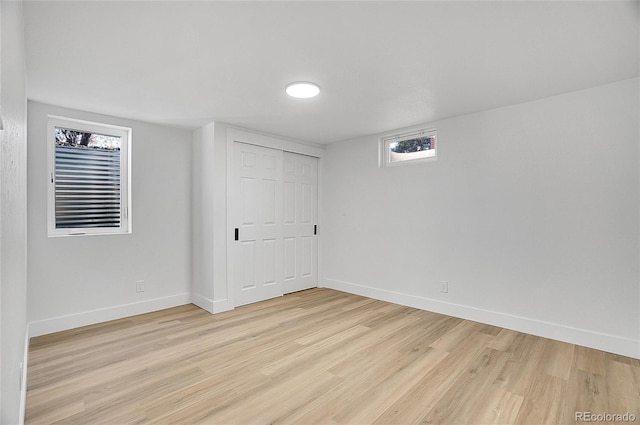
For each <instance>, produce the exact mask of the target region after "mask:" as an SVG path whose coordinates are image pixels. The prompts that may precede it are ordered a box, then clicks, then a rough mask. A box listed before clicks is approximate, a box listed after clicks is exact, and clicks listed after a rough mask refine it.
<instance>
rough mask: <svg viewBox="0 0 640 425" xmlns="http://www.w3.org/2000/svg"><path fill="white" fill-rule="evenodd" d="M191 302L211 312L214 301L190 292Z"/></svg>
mask: <svg viewBox="0 0 640 425" xmlns="http://www.w3.org/2000/svg"><path fill="white" fill-rule="evenodd" d="M191 303H193V304H195V305H197V306H198V307H200V308H201V309H203V310H205V311H208V312H209V313H213V305H214V301H213V300H212V299H209V298H207V297H205V296H202V295H200V294H196V293H195V292H192V293H191Z"/></svg>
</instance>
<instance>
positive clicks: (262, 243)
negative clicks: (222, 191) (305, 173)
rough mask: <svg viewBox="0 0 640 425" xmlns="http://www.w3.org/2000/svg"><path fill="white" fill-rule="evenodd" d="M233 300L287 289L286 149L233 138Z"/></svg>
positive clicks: (258, 297) (240, 301)
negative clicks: (283, 194) (284, 150)
mask: <svg viewBox="0 0 640 425" xmlns="http://www.w3.org/2000/svg"><path fill="white" fill-rule="evenodd" d="M233 155H234V156H233V158H234V160H233V170H234V171H233V183H232V190H233V195H232V198H231V199H232V202H231V204H232V205H231V208H230V213H231V216H230V217H229V222H230V223H232V225H233V227H234V228H235V232H234V233H235V235H234V236H236V237H235V239H237V240H236V241H234V242H233V243H232V245H231V247H232V251H233V252H231V253H230V254H231V256H232V265H231V267H232V268H233V270H232V279H233V288H234V298H235V300H234V304H235V305H236V306H240V305H244V304H250V303H254V302H257V301H262V300H266V299H270V298H275V297H278V296H281V295H283V284H282V282H283V264H284V261H283V251H284V249H283V226H282V223H283V217H282V210H283V209H282V202H283V199H282V169H283V167H282V155H283V153H282V151H279V150H276V149H269V148H264V147H259V146H254V145H249V144H245V143H238V142H236V143H234V152H233Z"/></svg>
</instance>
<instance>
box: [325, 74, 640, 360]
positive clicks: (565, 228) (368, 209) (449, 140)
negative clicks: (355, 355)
mask: <svg viewBox="0 0 640 425" xmlns="http://www.w3.org/2000/svg"><path fill="white" fill-rule="evenodd" d="M638 92H639V86H638V79H637V78H636V79H632V80H625V81H621V82H617V83H614V84H609V85H605V86H601V87H595V88H591V89H588V90H583V91H578V92H573V93H568V94H565V95H560V96H555V97H551V98H546V99H541V100H538V101H534V102H529V103H524V104H519V105H514V106H509V107H505V108H499V109H494V110H490V111H486V112H480V113H475V114H471V115H466V116H461V117H456V118H451V119H446V120H442V121H438V122H435V123H431V124H430V125H429V126H430V127H431V126H433V127H436V128H437V130H438V143H439V144H438V161H437V162H433V163H423V164H419V165H409V166H403V167H390V168H378V136H371V137H363V138H360V139H357V140H353V141H348V142H344V143H337V144H332V145H330V146H329V147H328V150H327V156H326V160H325V161H324V164H325V168H324V181H323V187H324V206H323V212H324V220H325V231H324V242H323V246H324V249H323V250H322V258H323V264H324V276H325V280H324V284H325V285H326V286H328V287H333V288H337V289H342V290H347V291H351V292H355V293H360V294H363V295H369V296H373V297H377V298H382V299H387V300H392V301H396V302H400V303H404V304H408V305H414V306H416V307H420V308H425V309H429V310H433V311H439V312H443V313H446V314H451V315H456V316H459V317H464V318H470V319H474V320H479V321H483V322H487V323H493V324H496V325H500V326H504V327H511V328H513V329H517V330H522V331H525V332H530V333H534V334H539V335H543V336H548V337H552V338H557V339H561V340H567V341H571V342H574V343H578V344H582V345H588V346H592V347H596V348H600V349H603V350H608V351H612V352H618V353H621V354H625V355H628V356H634V357H640V348H639V347H640V342H639V335H640V289H639V281H640V280H639V277H640V276H639V261H638V260H639V258H640V253H639V246H638V245H639V212H640V211H639V202H640V201H639V175H638V169H639V149H638V146H639V139H640V137H639V127H638V126H639V118H638V117H639V110H638V104H639V95H638ZM440 280H446V281H448V282H449V293H448V294H443V293H440V292H439V281H440Z"/></svg>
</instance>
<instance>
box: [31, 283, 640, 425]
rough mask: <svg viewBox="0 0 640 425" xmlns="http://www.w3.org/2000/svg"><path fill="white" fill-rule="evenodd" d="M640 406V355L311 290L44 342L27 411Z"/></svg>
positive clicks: (71, 417) (361, 416)
mask: <svg viewBox="0 0 640 425" xmlns="http://www.w3.org/2000/svg"><path fill="white" fill-rule="evenodd" d="M576 411H589V412H591V413H625V412H630V413H633V414H635V415H636V417H637V419H636V423H640V360H636V359H631V358H627V357H622V356H617V355H613V354H608V353H604V352H601V351H597V350H592V349H588V348H583V347H579V346H575V345H571V344H566V343H562V342H557V341H553V340H549V339H544V338H539V337H535V336H531V335H526V334H523V333H519V332H514V331H509V330H505V329H500V328H496V327H492V326H488V325H482V324H479V323H474V322H470V321H466V320H462V319H456V318H452V317H447V316H443V315H439V314H435V313H430V312H426V311H421V310H416V309H413V308H408V307H402V306H398V305H394V304H390V303H386V302H382V301H375V300H372V299H368V298H364V297H360V296H356V295H351V294H346V293H342V292H338V291H333V290H329V289H312V290H308V291H303V292H298V293H295V294H290V295H287V296H285V297H283V298H278V299H274V300H269V301H265V302H261V303H257V304H253V305H249V306H245V307H241V308H238V309H235V310H233V311H230V312H226V313H221V314H217V315H210V314H209V313H207V312H205V311H203V310H201V309H199V308H197V307H195V306H193V305H188V306H182V307H177V308H172V309H169V310H164V311H160V312H156V313H150V314H145V315H141V316H136V317H131V318H126V319H121V320H116V321H112V322H108V323H103V324H99V325H94V326H88V327H84V328H80V329H75V330H71V331H66V332H61V333H58V334H53V335H48V336H42V337H38V338H34V339H32V340H31V348H30V352H29V378H28V392H27V412H26V423H27V424H44V423H46V424H50V423H60V424H82V425H88V424H117V425H121V424H122V425H124V424H137V423H149V424H275V423H278V424H284V423H299V424H511V423H516V424H570V423H574V422H575V421H574V419H575V412H576Z"/></svg>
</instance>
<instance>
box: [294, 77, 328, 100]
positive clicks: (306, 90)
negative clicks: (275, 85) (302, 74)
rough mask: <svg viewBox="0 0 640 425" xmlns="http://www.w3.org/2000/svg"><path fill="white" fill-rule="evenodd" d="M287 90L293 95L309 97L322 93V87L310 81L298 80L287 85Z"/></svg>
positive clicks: (302, 97)
mask: <svg viewBox="0 0 640 425" xmlns="http://www.w3.org/2000/svg"><path fill="white" fill-rule="evenodd" d="M286 92H287V94H288V95H289V96H291V97H297V98H300V99H307V98H310V97H314V96H317V95H318V93H320V87H318V85H317V84H315V83H310V82H308V81H296V82H295V83H290V84H288V85H287V88H286Z"/></svg>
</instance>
